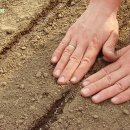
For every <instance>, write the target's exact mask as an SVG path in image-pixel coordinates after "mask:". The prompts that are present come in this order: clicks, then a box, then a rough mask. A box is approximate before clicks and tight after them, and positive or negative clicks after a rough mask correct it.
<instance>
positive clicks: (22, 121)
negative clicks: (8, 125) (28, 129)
mask: <svg viewBox="0 0 130 130" xmlns="http://www.w3.org/2000/svg"><path fill="white" fill-rule="evenodd" d="M16 123H17V124H19V125H21V124H23V123H24V120H23V119H20V120H18V121H16Z"/></svg>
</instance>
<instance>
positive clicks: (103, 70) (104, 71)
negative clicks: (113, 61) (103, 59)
mask: <svg viewBox="0 0 130 130" xmlns="http://www.w3.org/2000/svg"><path fill="white" fill-rule="evenodd" d="M101 71H102V73H103V74H105V75H108V74H109V72H108V69H107V68H103V69H101Z"/></svg>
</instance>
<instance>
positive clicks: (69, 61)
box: [51, 0, 118, 84]
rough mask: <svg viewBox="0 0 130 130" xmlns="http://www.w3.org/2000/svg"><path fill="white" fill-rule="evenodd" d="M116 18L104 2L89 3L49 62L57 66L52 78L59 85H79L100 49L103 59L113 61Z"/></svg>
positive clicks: (112, 10) (116, 35)
mask: <svg viewBox="0 0 130 130" xmlns="http://www.w3.org/2000/svg"><path fill="white" fill-rule="evenodd" d="M100 1H101V0H100ZM116 14H117V10H116V9H115V8H112V9H111V8H109V7H108V5H107V4H105V2H104V0H103V2H98V1H96V0H95V1H93V2H90V5H89V6H88V9H87V10H86V11H85V12H84V13H83V15H82V16H81V17H80V18H79V19H78V20H77V21H76V22H75V23H74V24H73V25H72V26H71V27H70V29H69V30H68V32H67V33H66V36H65V37H64V38H63V40H62V41H61V43H60V44H59V46H58V48H57V49H56V50H55V52H54V54H53V57H52V60H51V61H52V63H54V64H56V63H57V65H56V67H55V70H54V72H53V75H54V76H55V77H56V78H59V79H58V83H59V84H66V83H68V82H69V81H71V82H72V83H77V82H79V81H80V80H81V79H82V78H83V77H84V75H85V74H86V73H87V72H88V71H89V69H90V68H91V67H92V65H93V64H94V62H95V60H96V57H97V55H98V53H99V51H100V50H101V48H102V47H103V46H104V47H103V53H104V55H105V56H106V57H107V58H109V59H112V57H113V55H114V49H113V48H114V47H115V44H116V42H117V39H118V21H117V18H116ZM112 49H113V50H112Z"/></svg>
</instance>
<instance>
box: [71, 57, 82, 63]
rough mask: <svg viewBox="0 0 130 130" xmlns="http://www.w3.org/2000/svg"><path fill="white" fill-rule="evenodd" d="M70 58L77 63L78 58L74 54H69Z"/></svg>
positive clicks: (78, 61)
mask: <svg viewBox="0 0 130 130" xmlns="http://www.w3.org/2000/svg"><path fill="white" fill-rule="evenodd" d="M70 60H71V61H73V62H75V63H78V64H79V63H80V59H79V58H78V57H77V56H76V55H73V56H71V57H70Z"/></svg>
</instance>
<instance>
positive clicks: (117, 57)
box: [103, 45, 130, 62]
mask: <svg viewBox="0 0 130 130" xmlns="http://www.w3.org/2000/svg"><path fill="white" fill-rule="evenodd" d="M129 49H130V45H129V46H126V47H124V48H122V49H120V50H118V51H116V52H115V57H116V58H115V60H117V59H119V58H120V57H121V56H122V55H123V54H124V53H126V51H128V50H129ZM103 58H104V60H106V61H108V62H111V61H110V60H109V59H107V58H106V57H103Z"/></svg>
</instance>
